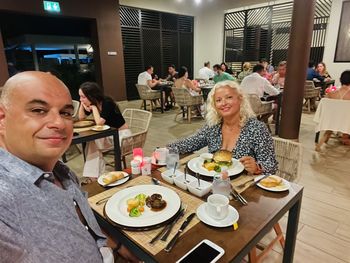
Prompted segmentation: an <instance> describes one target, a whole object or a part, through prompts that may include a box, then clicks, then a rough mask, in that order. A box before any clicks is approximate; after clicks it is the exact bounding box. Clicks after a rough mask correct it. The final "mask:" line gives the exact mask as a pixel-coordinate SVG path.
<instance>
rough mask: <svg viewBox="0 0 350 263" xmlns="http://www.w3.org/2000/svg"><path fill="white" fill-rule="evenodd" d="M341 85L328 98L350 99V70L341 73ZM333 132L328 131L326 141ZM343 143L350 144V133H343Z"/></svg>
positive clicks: (328, 94)
mask: <svg viewBox="0 0 350 263" xmlns="http://www.w3.org/2000/svg"><path fill="white" fill-rule="evenodd" d="M340 83H341V87H340V88H339V89H337V90H336V91H333V92H330V93H327V94H326V98H330V99H337V100H350V70H345V71H344V72H343V73H342V74H341V75H340ZM330 135H331V132H328V134H327V139H326V142H327V141H328V139H329V137H330ZM342 143H343V144H345V145H350V136H349V134H346V133H344V134H343V135H342Z"/></svg>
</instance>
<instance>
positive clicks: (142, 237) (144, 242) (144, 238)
mask: <svg viewBox="0 0 350 263" xmlns="http://www.w3.org/2000/svg"><path fill="white" fill-rule="evenodd" d="M141 184H153V183H152V181H151V177H150V176H139V177H137V178H135V179H133V180H130V181H128V182H127V183H125V184H123V185H120V186H118V187H114V188H111V189H109V190H107V191H104V192H102V193H100V194H97V195H94V196H92V197H90V198H89V199H88V201H89V203H90V206H91V208H92V209H93V210H95V211H96V212H97V213H99V214H100V215H101V216H103V217H104V218H105V216H104V213H103V209H104V205H105V203H103V204H101V205H96V202H97V201H99V200H101V199H103V198H105V197H109V196H111V195H113V194H114V193H116V192H118V191H120V190H122V189H125V188H126V187H130V186H133V185H141ZM162 185H163V186H166V187H168V188H170V189H172V190H174V191H175V192H176V193H177V194H178V195H179V196H180V199H181V202H182V204H183V205H187V210H186V214H185V215H184V216H183V217H182V218H181V219H180V220H179V221H178V222H177V223H176V224H175V225H174V227H173V229H172V231H171V233H170V235H169V237H168V239H167V241H166V242H164V241H161V240H158V241H156V242H155V243H153V244H152V245H150V244H149V243H148V242H149V241H151V239H152V238H153V237H154V236H156V235H157V234H158V233H159V232H160V231H161V229H162V228H163V227H161V228H156V229H153V230H148V231H139V232H135V231H129V230H123V231H124V233H125V234H126V235H127V236H128V237H129V238H130V239H131V240H133V241H134V242H135V243H137V244H138V245H139V246H140V247H143V248H144V249H146V250H147V251H148V252H150V253H151V254H152V255H156V254H158V253H159V252H160V251H161V250H162V249H164V248H165V246H166V245H167V243H168V242H169V241H170V240H171V238H172V237H173V236H174V235H175V233H176V232H177V230H178V229H179V228H180V226H181V224H182V223H183V221H185V219H186V217H187V216H188V215H189V214H191V213H194V212H196V210H197V208H198V207H199V206H200V205H201V204H202V203H204V201H202V200H201V199H199V198H197V197H195V196H193V195H191V194H190V193H186V192H184V191H182V190H180V189H178V188H176V187H175V186H172V185H169V184H166V183H162ZM198 222H200V221H199V219H198V218H197V217H194V218H193V220H192V221H191V222H190V224H189V225H188V226H187V227H186V229H185V230H184V232H186V231H188V230H189V229H191V228H192V227H193V226H195V225H196V224H198ZM184 232H183V233H184Z"/></svg>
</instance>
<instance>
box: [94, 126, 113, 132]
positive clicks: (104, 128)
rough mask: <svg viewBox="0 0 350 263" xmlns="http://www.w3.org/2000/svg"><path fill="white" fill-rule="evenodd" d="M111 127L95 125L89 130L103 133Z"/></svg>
mask: <svg viewBox="0 0 350 263" xmlns="http://www.w3.org/2000/svg"><path fill="white" fill-rule="evenodd" d="M110 128H111V127H110V126H108V125H96V126H94V127H92V128H91V130H93V131H105V130H108V129H110Z"/></svg>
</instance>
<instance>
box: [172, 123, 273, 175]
mask: <svg viewBox="0 0 350 263" xmlns="http://www.w3.org/2000/svg"><path fill="white" fill-rule="evenodd" d="M221 125H222V124H217V125H214V126H211V127H209V126H208V125H205V126H204V127H202V128H201V129H200V130H198V131H197V132H196V133H195V134H193V135H191V136H190V137H188V138H185V139H180V140H178V141H176V142H173V143H170V144H168V145H167V147H169V148H174V149H177V150H178V151H179V153H181V154H183V153H190V152H193V151H197V150H199V149H201V148H203V147H205V146H208V151H209V152H210V153H214V152H216V151H218V150H220V149H221V146H222V133H221ZM243 156H251V157H253V158H254V159H255V160H256V161H257V163H259V164H261V165H262V167H263V173H264V174H268V173H271V174H275V172H276V170H277V165H278V164H277V161H276V158H275V150H274V146H273V140H272V137H271V135H270V133H269V131H268V130H267V128H266V126H265V124H264V123H262V122H260V121H258V120H257V119H255V118H251V119H249V120H248V121H247V123H246V124H245V125H244V126H243V127H242V129H241V133H240V135H239V137H238V139H237V142H236V147H235V148H234V149H233V150H232V157H233V158H236V159H239V158H241V157H243Z"/></svg>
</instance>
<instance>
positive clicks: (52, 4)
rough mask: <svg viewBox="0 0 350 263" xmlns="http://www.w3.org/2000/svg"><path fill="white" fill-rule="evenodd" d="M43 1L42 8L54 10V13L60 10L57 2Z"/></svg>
mask: <svg viewBox="0 0 350 263" xmlns="http://www.w3.org/2000/svg"><path fill="white" fill-rule="evenodd" d="M43 2H44V10H46V11H49V12H55V13H59V12H61V8H60V3H59V2H52V1H43Z"/></svg>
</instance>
